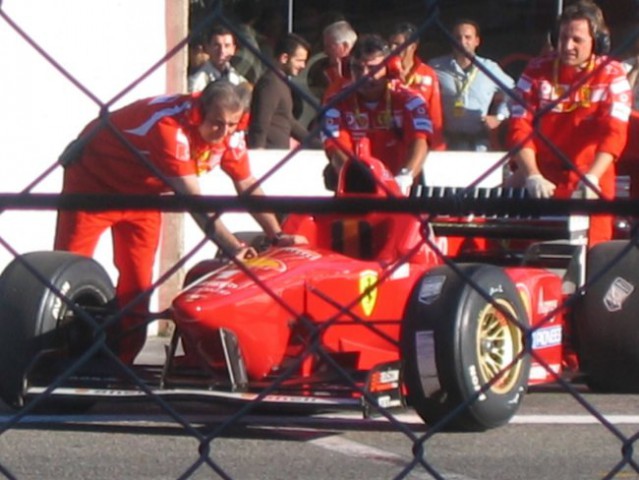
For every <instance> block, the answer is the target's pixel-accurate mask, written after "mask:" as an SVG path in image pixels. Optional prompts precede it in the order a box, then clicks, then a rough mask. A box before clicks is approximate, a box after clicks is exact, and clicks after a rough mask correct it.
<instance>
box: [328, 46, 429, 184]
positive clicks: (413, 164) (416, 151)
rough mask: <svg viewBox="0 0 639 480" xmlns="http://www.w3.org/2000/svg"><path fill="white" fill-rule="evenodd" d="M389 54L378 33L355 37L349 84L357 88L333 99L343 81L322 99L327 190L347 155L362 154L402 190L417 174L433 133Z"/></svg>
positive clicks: (422, 103)
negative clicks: (372, 159) (383, 168)
mask: <svg viewBox="0 0 639 480" xmlns="http://www.w3.org/2000/svg"><path fill="white" fill-rule="evenodd" d="M389 53H390V48H389V46H388V44H387V43H386V41H385V40H384V39H383V38H382V37H380V36H379V35H363V36H361V37H360V38H359V39H358V40H357V42H355V45H354V46H353V50H352V51H351V74H352V77H353V81H354V82H361V84H360V86H359V88H357V90H356V91H355V92H353V93H351V94H349V95H347V96H346V97H344V98H339V96H340V95H342V96H343V95H346V93H345V90H346V89H348V88H349V86H350V85H351V84H350V83H348V84H346V85H344V86H343V87H342V89H341V90H340V91H338V92H337V93H336V94H335V96H334V97H331V98H329V99H328V100H327V102H326V103H327V104H328V105H329V106H330V107H329V108H328V109H327V111H326V113H325V115H324V128H323V135H324V137H325V138H324V148H325V150H326V155H327V156H328V158H329V161H330V164H329V166H327V168H326V169H325V170H324V180H325V183H326V186H327V188H329V189H334V185H335V184H336V183H337V176H338V175H337V174H339V171H340V170H341V168H342V166H343V165H344V163H345V162H346V160H347V159H348V158H350V157H352V156H353V155H365V154H368V153H370V154H371V155H372V156H373V157H375V158H377V159H379V160H381V161H382V162H383V163H384V164H385V165H386V166H387V167H388V169H389V170H390V171H391V173H392V174H393V175H394V176H395V180H396V181H397V183H398V184H399V187H400V189H401V190H402V192H404V193H405V194H407V193H408V191H409V190H410V187H411V186H412V185H413V183H414V182H419V180H420V179H421V178H422V167H423V165H424V162H425V161H426V155H427V154H428V145H429V142H430V141H431V140H432V138H431V137H432V135H433V128H432V122H431V120H430V118H429V116H428V106H427V105H426V102H425V101H424V99H423V98H422V97H421V96H420V95H419V94H416V93H415V92H413V91H412V90H410V89H408V88H407V87H405V86H403V85H402V84H401V83H400V82H399V81H398V79H397V75H396V74H398V72H396V71H395V69H394V68H393V65H394V64H393V62H394V61H398V59H396V58H389ZM389 63H390V65H389ZM382 65H383V66H382ZM380 66H381V68H380ZM376 68H379V70H376ZM373 72H374V73H373ZM332 102H334V104H332ZM368 149H370V152H368V151H365V150H368ZM331 166H332V168H331ZM331 187H333V188H331Z"/></svg>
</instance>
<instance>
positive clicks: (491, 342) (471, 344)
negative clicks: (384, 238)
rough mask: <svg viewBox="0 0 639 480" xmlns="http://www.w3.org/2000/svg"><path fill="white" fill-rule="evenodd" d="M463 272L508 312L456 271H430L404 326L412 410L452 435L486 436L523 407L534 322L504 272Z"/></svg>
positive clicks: (469, 268)
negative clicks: (480, 433) (527, 347)
mask: <svg viewBox="0 0 639 480" xmlns="http://www.w3.org/2000/svg"><path fill="white" fill-rule="evenodd" d="M459 268H460V269H461V271H462V273H463V275H464V276H466V277H468V278H470V279H471V280H472V282H474V283H476V284H477V285H478V286H479V287H480V288H482V289H483V290H484V291H485V292H487V293H489V294H490V296H491V298H492V300H493V301H494V303H495V304H497V305H499V307H500V308H496V307H495V306H494V305H493V303H491V302H488V301H487V300H486V299H484V297H483V296H481V295H480V294H479V293H478V292H477V291H476V290H475V289H474V288H473V287H472V286H471V285H470V284H469V283H468V282H467V281H466V280H464V278H462V277H461V276H460V275H458V274H457V273H456V272H454V271H453V270H452V269H451V268H450V267H447V266H442V267H437V268H434V269H432V270H430V271H428V272H427V273H426V274H425V275H424V276H423V277H422V279H421V281H420V282H418V283H417V285H416V287H415V289H414V291H413V292H412V295H411V298H410V304H409V306H408V309H407V314H406V317H405V319H404V324H403V329H402V336H401V353H402V358H403V365H404V370H403V375H404V382H405V386H406V390H407V400H408V403H409V404H410V405H411V406H412V407H413V408H414V409H415V411H416V412H417V413H418V414H419V415H420V416H421V417H422V418H423V419H424V421H425V422H426V423H428V424H429V425H434V424H436V423H438V422H444V423H442V424H441V425H440V426H441V428H443V429H446V430H463V431H483V430H487V429H490V428H494V427H497V426H499V425H503V424H504V423H507V422H508V421H509V420H510V419H511V418H512V416H513V415H514V414H515V413H516V411H517V409H518V408H519V405H520V404H521V402H522V400H523V396H524V393H525V390H526V386H527V382H528V375H529V370H530V357H529V355H523V356H521V358H519V357H518V356H519V355H520V354H521V353H522V352H523V350H524V337H525V335H524V333H523V331H522V329H524V328H527V327H528V326H529V320H528V316H527V313H526V309H525V307H524V305H523V303H522V301H521V298H520V296H519V293H518V291H517V288H516V287H515V285H514V284H513V282H512V281H511V280H510V278H509V277H508V276H507V275H506V274H505V272H504V271H503V270H502V269H500V268H498V267H493V266H489V265H460V267H459ZM503 312H508V314H504V313H503ZM509 316H512V317H514V318H515V319H516V320H517V322H518V324H517V323H515V322H512V321H511V320H510V318H509ZM516 358H519V359H518V360H516V361H515V359H516ZM501 372H503V373H501ZM497 376H498V377H499V378H498V379H497V380H495V381H494V383H492V384H491V385H490V387H488V388H486V389H485V390H483V389H484V387H485V385H486V384H487V383H488V382H490V381H491V380H492V379H494V378H495V377H497ZM477 395H478V397H477V398H476V399H474V400H473V398H474V397H475V396H477Z"/></svg>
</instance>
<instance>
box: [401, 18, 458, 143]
mask: <svg viewBox="0 0 639 480" xmlns="http://www.w3.org/2000/svg"><path fill="white" fill-rule="evenodd" d="M416 32H417V27H415V25H413V24H412V23H409V22H402V23H398V24H397V25H395V27H394V28H393V30H392V31H391V34H390V35H389V37H388V43H389V44H390V48H391V49H393V50H395V49H397V48H399V47H402V50H401V51H400V52H398V54H397V55H398V57H399V60H400V64H399V67H400V71H399V80H400V82H401V83H402V84H403V85H405V86H407V87H408V88H410V89H412V90H415V91H416V92H417V93H419V94H420V95H421V96H422V97H424V100H425V101H426V104H427V105H428V115H429V116H430V119H431V121H432V122H433V140H432V142H431V144H430V148H431V150H445V149H446V142H445V141H444V115H443V113H442V100H441V96H440V93H439V80H438V79H437V73H436V72H435V70H433V69H432V68H431V67H430V66H429V65H427V64H425V63H424V62H422V60H421V59H420V58H419V56H418V55H417V48H418V47H419V40H418V39H417V38H413V37H414V35H415V34H416ZM409 40H411V43H409V44H407V45H405V46H404V44H405V43H406V42H407V41H409Z"/></svg>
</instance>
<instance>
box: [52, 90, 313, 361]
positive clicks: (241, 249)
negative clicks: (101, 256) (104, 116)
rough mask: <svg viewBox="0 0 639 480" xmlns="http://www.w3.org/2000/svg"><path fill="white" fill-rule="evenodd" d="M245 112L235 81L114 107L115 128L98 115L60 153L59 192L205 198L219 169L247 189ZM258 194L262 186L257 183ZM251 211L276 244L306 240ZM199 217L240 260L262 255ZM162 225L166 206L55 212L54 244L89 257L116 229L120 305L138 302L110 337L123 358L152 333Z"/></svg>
mask: <svg viewBox="0 0 639 480" xmlns="http://www.w3.org/2000/svg"><path fill="white" fill-rule="evenodd" d="M244 110H245V102H243V101H242V98H241V92H240V91H239V89H238V87H235V86H233V85H232V84H230V83H229V82H226V81H218V82H212V83H210V84H209V85H207V86H206V88H205V89H204V90H203V91H202V92H201V93H192V94H189V95H172V96H160V97H154V98H148V99H144V100H139V101H137V102H134V103H132V104H130V105H128V106H126V107H124V108H122V109H120V110H117V111H115V112H112V113H111V114H110V115H109V118H108V123H109V124H110V125H106V124H105V125H102V124H101V121H100V119H96V120H94V121H93V122H91V123H90V124H89V125H87V126H86V127H85V129H84V130H83V131H82V133H81V134H80V136H79V137H78V140H76V141H75V142H72V144H71V145H70V146H69V147H67V149H66V150H65V152H64V153H63V154H62V156H61V157H60V162H61V163H62V164H63V165H64V167H65V170H64V184H63V188H62V192H63V193H84V194H97V195H99V194H146V195H161V194H167V193H171V192H176V193H180V194H187V195H199V194H200V193H201V192H200V185H199V181H198V176H199V175H201V174H203V173H205V172H208V171H210V170H212V169H213V168H215V167H217V166H218V165H219V166H220V167H221V168H222V170H223V171H224V172H225V173H226V174H227V175H229V177H231V179H232V180H233V183H234V185H235V189H236V190H237V192H238V194H242V193H244V192H246V191H247V190H249V189H251V187H253V186H254V184H255V183H256V180H255V178H254V177H253V176H252V174H251V171H250V167H249V158H248V153H247V150H246V145H245V142H244V132H241V131H236V129H237V126H238V123H239V122H240V119H241V117H242V114H243V113H244ZM111 126H112V127H111ZM114 130H116V131H117V133H114ZM118 137H120V138H118ZM125 141H126V142H127V143H128V144H129V145H127V144H125V143H124V142H125ZM132 147H133V148H132ZM134 150H137V151H134ZM161 177H162V178H161ZM252 194H253V195H264V192H263V190H262V189H261V188H259V187H258V188H256V189H255V190H253V191H252ZM253 216H254V217H255V219H256V221H257V222H258V223H259V224H260V226H261V227H262V229H263V230H264V232H265V233H266V235H267V236H268V237H269V238H270V239H272V240H273V241H274V242H276V243H277V244H278V245H292V244H298V243H306V239H305V238H304V237H300V236H291V235H286V234H284V233H282V230H281V228H280V225H279V223H278V221H277V219H276V217H275V215H273V214H271V213H259V212H256V213H254V214H253ZM193 217H194V219H195V221H196V222H197V224H198V225H199V226H200V228H202V230H203V231H204V232H206V233H207V234H208V235H210V236H211V238H213V239H214V240H215V241H216V242H218V243H219V245H221V247H223V250H224V249H225V250H226V251H227V252H230V253H231V254H232V255H234V256H235V258H236V259H238V260H241V259H246V258H250V257H252V256H255V255H256V254H257V253H256V252H255V250H254V249H253V248H252V247H250V246H247V245H246V244H244V243H242V242H241V241H240V240H238V239H237V238H236V237H235V236H234V235H233V234H232V233H231V232H230V231H229V230H228V229H227V228H226V227H225V226H224V224H223V223H222V221H221V220H220V219H219V218H217V217H215V216H214V215H211V216H209V215H206V214H193ZM160 227H161V212H160V211H157V210H147V211H134V210H131V211H128V210H110V211H104V212H87V211H59V212H58V220H57V227H56V236H55V249H56V250H68V251H71V252H74V253H79V254H84V255H87V256H91V255H93V252H94V250H95V247H96V245H97V242H98V240H99V237H100V236H101V235H102V233H103V232H105V231H106V230H107V229H109V228H110V229H111V232H112V235H113V256H114V264H115V266H116V268H117V269H118V273H119V278H118V281H117V286H116V295H117V301H118V305H119V306H120V307H123V306H125V305H127V304H128V303H129V302H131V301H132V300H133V299H136V306H135V308H134V314H132V315H127V316H125V317H124V318H123V319H122V320H121V323H120V325H119V332H120V333H121V332H126V331H129V330H130V329H133V331H131V332H130V333H129V334H127V335H118V337H121V341H120V342H113V343H114V345H113V347H114V348H115V349H116V353H118V355H119V357H120V359H121V360H122V361H123V362H126V363H132V362H133V360H134V359H135V357H136V355H137V354H138V353H139V352H140V350H141V349H142V347H143V346H144V342H145V339H146V329H145V328H142V325H143V324H144V320H145V319H144V315H145V314H146V313H147V312H148V300H149V296H150V295H149V294H148V292H147V294H146V295H143V298H144V300H141V299H138V298H137V297H138V295H140V294H142V293H144V292H146V291H147V289H148V288H149V287H150V286H151V284H152V273H153V263H154V259H155V254H156V251H157V248H158V243H159V238H160V229H161V228H160ZM136 327H138V328H136ZM111 340H112V339H111Z"/></svg>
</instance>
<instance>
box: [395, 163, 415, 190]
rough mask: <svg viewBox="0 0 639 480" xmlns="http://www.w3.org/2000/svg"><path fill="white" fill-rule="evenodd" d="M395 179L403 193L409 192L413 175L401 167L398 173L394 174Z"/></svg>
mask: <svg viewBox="0 0 639 480" xmlns="http://www.w3.org/2000/svg"><path fill="white" fill-rule="evenodd" d="M395 181H396V182H397V185H399V189H400V191H401V192H402V193H403V194H404V195H408V194H409V193H410V187H412V186H413V175H412V174H411V173H410V172H409V171H408V170H405V169H402V171H401V172H399V175H396V176H395Z"/></svg>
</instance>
